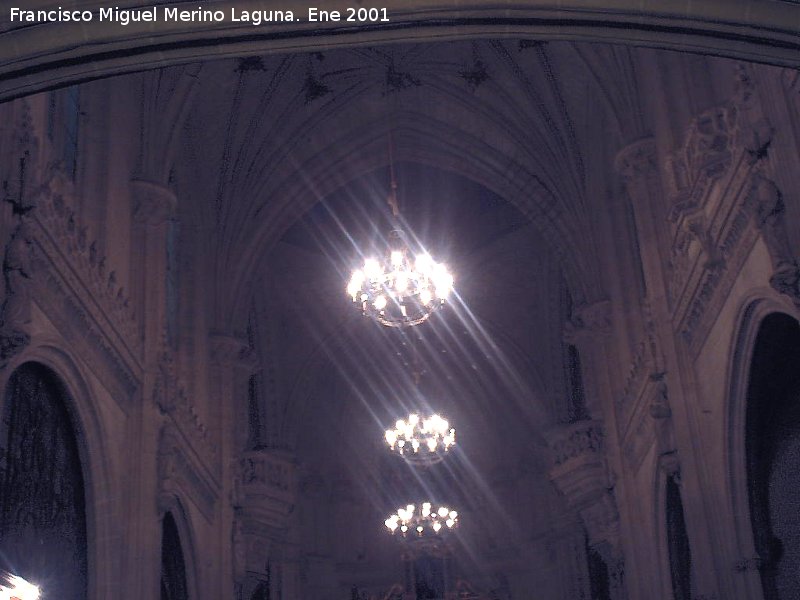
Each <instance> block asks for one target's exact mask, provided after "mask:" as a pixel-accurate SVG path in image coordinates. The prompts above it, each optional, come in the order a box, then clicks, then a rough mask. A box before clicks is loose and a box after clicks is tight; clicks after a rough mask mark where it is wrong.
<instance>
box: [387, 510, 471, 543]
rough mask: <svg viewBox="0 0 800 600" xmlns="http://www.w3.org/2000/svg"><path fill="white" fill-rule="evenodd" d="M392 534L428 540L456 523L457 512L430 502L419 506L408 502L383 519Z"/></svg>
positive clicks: (450, 528) (411, 538)
mask: <svg viewBox="0 0 800 600" xmlns="http://www.w3.org/2000/svg"><path fill="white" fill-rule="evenodd" d="M384 524H385V525H386V528H387V529H388V530H389V531H391V532H392V534H393V535H400V536H401V537H402V538H403V539H408V540H430V539H435V538H436V537H437V536H439V535H441V534H443V533H446V532H448V531H450V530H452V529H453V528H454V527H456V526H457V525H458V513H457V512H456V511H454V510H451V509H449V508H447V507H446V506H438V507H434V506H433V505H432V504H431V503H430V502H423V503H422V504H421V505H420V506H416V505H414V504H409V505H407V506H405V507H402V508H398V509H397V512H395V513H394V514H392V515H391V516H389V518H388V519H386V521H384Z"/></svg>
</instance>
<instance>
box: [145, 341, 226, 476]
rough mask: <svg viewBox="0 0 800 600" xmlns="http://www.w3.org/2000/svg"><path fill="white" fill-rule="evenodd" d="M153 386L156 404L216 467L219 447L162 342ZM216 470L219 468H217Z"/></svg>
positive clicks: (206, 461) (203, 460)
mask: <svg viewBox="0 0 800 600" xmlns="http://www.w3.org/2000/svg"><path fill="white" fill-rule="evenodd" d="M158 356H159V360H158V367H157V369H158V370H157V372H156V376H155V382H154V385H153V402H154V403H155V404H156V406H158V408H159V410H160V411H161V413H162V414H163V415H166V416H167V417H168V418H169V419H170V420H171V422H172V424H173V425H174V426H175V427H176V428H177V429H178V430H179V431H180V432H181V434H182V435H183V437H184V439H185V440H186V442H187V443H188V444H189V446H190V447H191V448H192V450H193V451H194V452H195V453H196V454H197V456H198V457H200V459H201V461H202V462H203V463H204V464H207V465H216V464H217V463H218V459H219V448H218V447H217V445H216V444H215V443H214V442H213V440H212V439H211V436H210V435H209V431H208V427H207V426H206V424H205V423H203V421H202V420H201V419H200V416H199V415H198V413H197V410H196V408H195V406H194V404H193V403H192V401H191V399H190V398H189V395H188V393H187V392H186V389H185V387H184V385H183V382H182V381H181V379H180V377H179V375H178V372H177V368H176V365H175V359H174V355H173V352H172V349H171V348H170V347H169V344H168V343H167V342H166V340H162V342H161V348H160V350H159V353H158ZM214 470H215V471H216V468H215V469H214Z"/></svg>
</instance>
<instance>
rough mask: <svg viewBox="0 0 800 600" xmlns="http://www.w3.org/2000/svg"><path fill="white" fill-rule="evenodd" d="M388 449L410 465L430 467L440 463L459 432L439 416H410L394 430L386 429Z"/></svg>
mask: <svg viewBox="0 0 800 600" xmlns="http://www.w3.org/2000/svg"><path fill="white" fill-rule="evenodd" d="M385 438H386V443H387V444H389V448H390V449H391V450H392V451H393V452H396V453H397V454H399V455H400V456H402V457H403V458H405V459H406V460H407V461H409V462H413V463H418V464H427V465H431V464H434V463H437V462H439V461H441V460H442V459H443V458H444V455H445V453H447V451H448V450H450V448H451V447H452V446H454V445H455V443H456V430H455V429H452V428H451V427H450V424H449V423H448V422H447V420H446V419H443V418H442V417H440V416H439V415H436V414H435V415H432V416H430V417H425V418H423V419H421V418H420V416H419V415H417V414H411V415H409V417H408V420H407V421H404V420H403V419H400V420H398V421H397V423H395V428H394V429H387V430H386V434H385Z"/></svg>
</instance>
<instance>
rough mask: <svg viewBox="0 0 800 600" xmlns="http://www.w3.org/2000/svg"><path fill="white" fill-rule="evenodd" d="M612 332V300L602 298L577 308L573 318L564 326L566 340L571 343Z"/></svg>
mask: <svg viewBox="0 0 800 600" xmlns="http://www.w3.org/2000/svg"><path fill="white" fill-rule="evenodd" d="M610 332H611V302H610V301H609V300H601V301H598V302H595V303H593V304H584V305H582V306H579V307H578V308H577V309H576V310H575V314H574V316H573V317H572V319H571V320H570V321H569V322H568V323H567V324H566V326H565V327H564V340H565V341H567V342H569V343H575V342H580V341H581V340H582V339H585V338H590V337H593V336H596V335H606V334H608V333H610Z"/></svg>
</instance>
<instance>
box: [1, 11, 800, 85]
mask: <svg viewBox="0 0 800 600" xmlns="http://www.w3.org/2000/svg"><path fill="white" fill-rule="evenodd" d="M392 5H393V6H391V7H390V22H388V23H372V24H367V25H363V26H360V27H342V23H309V22H308V21H307V20H306V19H305V18H304V19H303V20H302V21H298V22H293V23H286V22H283V23H265V24H262V25H261V26H259V27H257V28H256V27H253V26H252V25H250V24H249V23H236V22H233V21H232V20H231V19H230V18H228V17H226V20H225V21H223V22H213V21H212V22H192V23H181V22H174V23H164V22H161V23H159V24H158V25H159V27H158V28H157V29H155V28H152V26H151V24H148V23H141V24H137V23H133V24H131V25H129V26H128V27H120V26H119V24H118V23H114V22H104V23H101V22H94V23H92V25H91V28H92V32H93V39H91V40H90V41H91V43H87V40H86V38H85V36H86V35H87V31H88V28H87V27H74V26H73V23H69V22H63V23H62V22H54V23H40V24H39V25H37V26H36V27H30V26H26V24H25V23H19V22H16V23H12V27H9V28H7V29H5V30H4V31H3V32H2V33H0V42H1V43H0V48H4V49H6V50H5V51H4V52H3V53H0V65H1V67H0V81H2V84H0V100H3V99H8V98H11V97H18V96H24V95H28V94H31V93H34V92H36V91H41V90H42V89H45V88H47V87H52V86H54V85H66V84H67V83H70V82H75V81H80V80H89V79H95V78H97V77H104V76H109V75H115V74H120V73H126V72H132V71H139V70H142V69H146V68H148V67H151V66H166V65H171V64H179V63H186V62H192V61H196V60H202V59H204V58H212V57H215V58H219V57H228V56H249V55H256V54H263V53H264V52H300V51H310V50H321V49H326V48H331V47H334V46H338V47H341V46H366V45H376V44H381V43H396V42H400V41H403V40H408V39H417V40H420V39H423V40H424V39H427V40H452V39H475V38H487V37H494V38H496V37H527V38H535V39H552V40H558V39H560V40H585V41H594V42H611V43H616V44H630V45H644V46H651V47H656V48H668V49H674V50H684V51H686V50H688V51H694V52H707V53H710V54H716V55H721V56H729V57H733V58H742V59H746V60H753V61H759V62H771V63H773V64H784V65H796V62H797V53H798V50H799V49H800V42H798V40H797V23H798V20H799V19H800V17H799V16H798V15H800V11H798V8H797V7H794V6H791V5H790V4H788V3H785V2H769V3H766V2H760V1H758V0H741V1H740V2H738V3H737V4H736V5H735V8H732V7H731V4H730V2H727V1H726V0H709V1H707V2H703V3H695V2H688V1H687V0H664V1H663V2H659V3H650V4H647V5H643V4H642V3H641V2H638V1H637V0H621V1H619V2H616V3H614V5H613V7H609V6H603V5H598V3H596V2H586V1H585V0H564V1H563V2H560V3H559V4H558V6H557V7H553V6H552V4H547V3H540V2H525V1H523V0H516V1H513V2H503V1H501V0H482V1H473V2H462V3H459V4H457V5H447V6H443V5H442V4H441V3H438V2H435V1H434V0H416V1H415V2H413V3H405V4H404V3H392ZM150 6H151V5H148V4H147V3H145V2H137V3H135V4H134V5H131V6H130V7H129V8H132V9H137V8H138V9H141V8H150ZM184 7H185V8H186V9H195V7H196V5H192V4H191V3H186V4H185V5H184V6H181V8H184ZM81 8H82V9H87V10H92V11H94V13H95V15H97V13H98V11H99V9H100V8H107V6H106V5H105V4H103V2H102V1H100V0H93V1H90V2H86V3H84V4H83V5H82V6H81ZM281 8H282V7H281ZM303 16H304V17H305V15H303ZM95 21H96V19H95ZM27 25H30V23H28V24H27ZM347 25H352V24H347Z"/></svg>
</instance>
